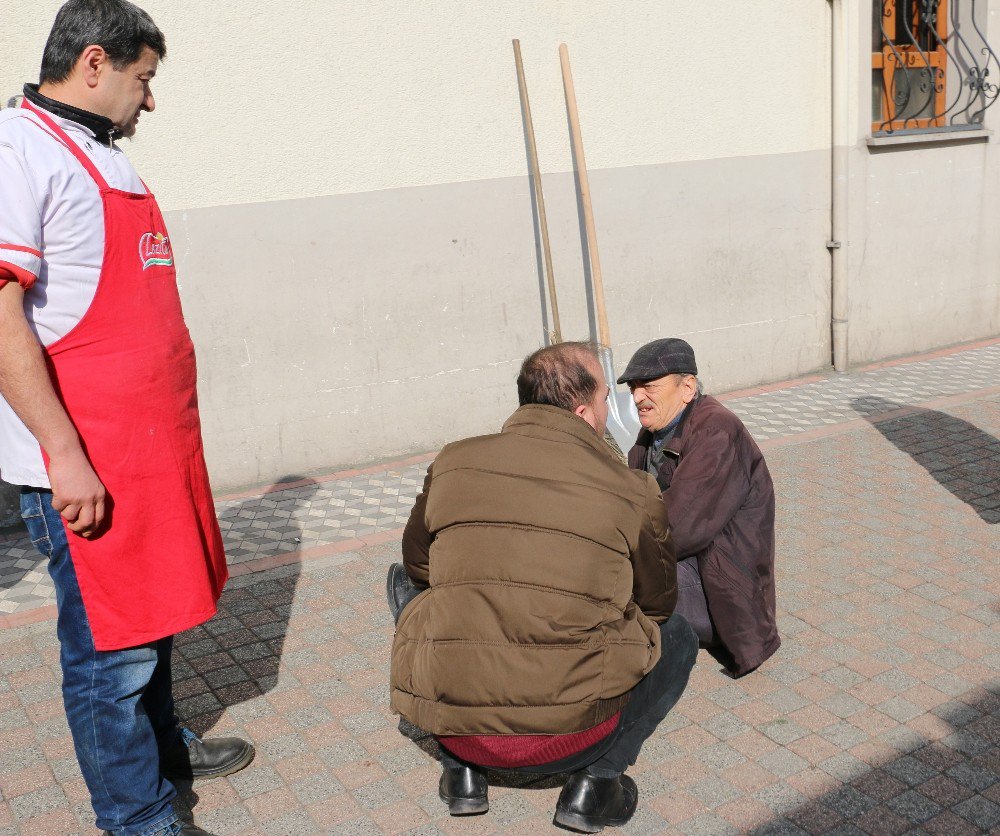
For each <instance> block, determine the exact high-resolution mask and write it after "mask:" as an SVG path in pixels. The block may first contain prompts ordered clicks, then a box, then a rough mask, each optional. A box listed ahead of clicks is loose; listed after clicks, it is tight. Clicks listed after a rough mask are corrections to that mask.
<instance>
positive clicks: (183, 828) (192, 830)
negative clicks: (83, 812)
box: [104, 821, 212, 836]
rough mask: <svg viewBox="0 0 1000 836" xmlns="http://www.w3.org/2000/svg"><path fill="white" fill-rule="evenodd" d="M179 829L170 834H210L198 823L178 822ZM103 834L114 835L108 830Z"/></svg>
mask: <svg viewBox="0 0 1000 836" xmlns="http://www.w3.org/2000/svg"><path fill="white" fill-rule="evenodd" d="M179 825H180V829H179V830H173V831H171V834H170V836H212V834H211V833H209V832H208V831H207V830H202V829H201V828H200V827H198V825H196V824H191V823H190V822H185V821H182V822H179ZM104 836H114V834H113V833H112V832H111V831H110V830H105V831H104Z"/></svg>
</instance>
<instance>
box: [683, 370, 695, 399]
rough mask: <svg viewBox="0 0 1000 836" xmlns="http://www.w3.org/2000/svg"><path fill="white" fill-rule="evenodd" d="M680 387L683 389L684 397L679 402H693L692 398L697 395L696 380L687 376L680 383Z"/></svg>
mask: <svg viewBox="0 0 1000 836" xmlns="http://www.w3.org/2000/svg"><path fill="white" fill-rule="evenodd" d="M681 386H682V387H683V388H684V395H683V397H682V398H681V400H683V401H684V403H691V401H693V400H694V396H695V395H696V394H697V393H698V378H696V377H694V376H693V375H688V376H687V377H685V378H684V380H683V381H681Z"/></svg>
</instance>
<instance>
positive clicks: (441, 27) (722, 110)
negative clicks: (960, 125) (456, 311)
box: [0, 0, 827, 209]
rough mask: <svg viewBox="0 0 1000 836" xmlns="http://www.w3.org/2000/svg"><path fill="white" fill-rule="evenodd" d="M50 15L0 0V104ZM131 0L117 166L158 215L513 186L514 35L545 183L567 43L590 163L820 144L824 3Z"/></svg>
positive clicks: (516, 124)
mask: <svg viewBox="0 0 1000 836" xmlns="http://www.w3.org/2000/svg"><path fill="white" fill-rule="evenodd" d="M59 5H60V4H59V2H58V0H31V2H22V0H0V9H2V13H0V55H3V60H2V61H0V98H2V99H3V100H4V101H6V99H7V98H8V97H9V96H11V95H13V94H15V93H17V92H19V90H20V86H21V84H22V83H23V82H24V81H25V80H36V76H37V72H38V69H37V68H38V64H39V57H40V53H41V46H42V44H43V43H44V40H45V37H46V35H47V32H48V29H49V27H50V25H51V21H52V19H53V17H54V15H55V11H56V9H57V8H58V7H59ZM141 5H143V6H144V8H146V9H147V10H148V11H149V12H150V14H151V15H152V16H153V18H154V19H155V20H156V21H157V23H158V24H159V25H160V27H161V28H162V29H163V30H164V32H165V33H166V35H167V42H168V49H169V55H168V60H167V62H166V63H165V64H164V66H163V67H162V68H161V72H160V75H159V76H158V77H157V79H156V82H155V84H154V88H153V89H154V93H155V94H156V97H157V100H158V107H159V110H158V112H157V113H156V114H155V115H154V116H151V117H147V118H145V119H143V122H142V126H141V133H140V135H139V136H138V137H137V138H136V140H135V141H134V142H133V143H132V148H131V149H130V151H129V153H130V156H132V157H133V158H134V160H135V161H136V164H137V166H138V167H139V169H140V170H141V171H142V172H143V174H144V176H146V178H147V179H149V180H150V181H152V182H154V183H155V184H156V190H157V193H158V195H159V196H160V198H161V200H162V201H163V203H164V206H165V208H166V209H185V208H193V207H203V206H217V205H221V204H233V203H250V202H260V201H268V200H284V199H295V198H300V197H312V196H319V195H329V194H346V193H355V192H368V191H374V190H377V189H389V188H400V187H405V186H416V185H428V184H434V183H451V182H460V181H467V180H480V179H494V178H499V177H513V176H521V175H523V174H524V173H525V159H524V143H523V137H522V127H521V116H520V111H519V106H518V97H517V86H516V82H515V77H514V63H513V55H512V51H511V43H510V42H511V38H520V39H521V45H522V50H523V53H524V59H525V69H526V73H527V76H528V81H529V84H530V90H531V96H532V106H533V112H534V117H535V125H536V131H537V135H538V144H539V154H540V158H541V161H542V168H543V170H544V171H568V170H571V168H572V165H571V161H570V155H569V143H568V140H567V133H566V117H565V107H564V104H563V98H562V86H561V80H560V73H559V61H558V55H557V48H558V45H559V43H560V42H561V41H566V42H567V43H568V44H569V47H570V50H571V58H572V61H573V69H574V75H575V80H576V84H577V91H578V97H579V102H580V112H581V119H582V121H583V127H584V137H585V140H586V143H587V157H588V162H589V164H590V165H591V166H592V167H594V168H597V169H601V168H616V167H620V166H630V165H655V164H658V163H664V162H679V161H684V160H696V159H712V158H716V157H720V158H729V157H737V156H748V155H757V154H779V153H786V152H787V153H795V152H801V151H807V150H815V149H818V148H821V147H823V146H824V145H825V144H826V142H827V135H826V132H825V129H824V125H825V124H826V106H825V95H824V91H825V90H826V87H827V83H826V80H825V79H826V60H825V53H824V50H823V48H822V45H823V44H824V42H825V39H824V37H823V29H824V26H825V16H826V9H825V3H824V2H806V3H803V2H802V0H743V2H741V4H740V7H741V8H740V14H739V15H733V14H732V13H731V11H730V9H729V8H728V7H727V6H725V5H717V6H712V5H706V4H704V3H702V2H698V0H681V1H680V2H671V3H669V4H666V3H662V2H657V0H641V1H640V2H632V3H627V4H622V3H619V2H605V1H604V0H588V2H584V3H580V2H573V0H537V1H536V2H524V0H501V2H496V3H468V2H465V1H464V0H428V1H427V2H421V3H413V2H402V0H391V2H383V3H367V2H360V0H354V1H353V2H350V1H348V0H341V1H340V2H329V1H328V0H297V2H293V3H281V4H273V3H263V2H252V0H247V2H240V3H233V2H229V3H203V2H195V0H146V2H145V3H143V4H141ZM817 45H819V47H820V49H818V50H817ZM734 126H739V129H738V130H733V127H734Z"/></svg>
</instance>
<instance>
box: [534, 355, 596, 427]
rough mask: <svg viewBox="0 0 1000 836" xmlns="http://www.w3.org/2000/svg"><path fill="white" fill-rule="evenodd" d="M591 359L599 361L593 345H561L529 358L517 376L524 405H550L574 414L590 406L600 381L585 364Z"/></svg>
mask: <svg viewBox="0 0 1000 836" xmlns="http://www.w3.org/2000/svg"><path fill="white" fill-rule="evenodd" d="M588 357H592V358H593V359H594V360H598V361H599V358H598V354H597V346H595V345H594V344H593V343H589V342H569V343H557V344H556V345H550V346H548V347H546V348H540V349H538V351H536V352H535V353H534V354H531V355H529V356H528V357H527V358H526V359H525V361H524V362H523V363H522V364H521V373H520V374H519V375H518V376H517V399H518V401H519V402H520V404H521V406H524V405H525V404H529V403H531V404H548V405H549V406H557V407H559V408H560V409H568V410H569V411H570V412H572V411H573V410H574V409H576V408H577V407H578V406H580V404H585V403H589V402H590V401H591V400H593V398H594V393H595V392H596V391H597V386H598V382H597V378H595V377H594V375H592V374H591V373H590V370H589V369H588V368H587V366H586V365H585V363H586V358H588Z"/></svg>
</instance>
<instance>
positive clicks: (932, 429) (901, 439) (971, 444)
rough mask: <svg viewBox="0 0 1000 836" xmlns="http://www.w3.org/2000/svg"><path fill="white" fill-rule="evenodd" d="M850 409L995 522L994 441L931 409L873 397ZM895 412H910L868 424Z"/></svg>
mask: <svg viewBox="0 0 1000 836" xmlns="http://www.w3.org/2000/svg"><path fill="white" fill-rule="evenodd" d="M851 405H852V406H853V408H854V410H855V411H856V412H858V413H860V414H861V415H863V416H864V417H865V418H866V419H868V421H869V422H870V423H871V424H872V426H874V427H875V428H876V429H877V430H878V431H879V432H880V433H882V435H883V436H885V438H886V439H888V440H889V441H891V442H892V443H893V444H894V445H896V447H898V448H899V449H900V450H902V451H903V452H904V453H907V454H908V455H910V456H912V457H913V460H914V461H915V462H916V463H917V464H919V465H920V466H921V467H923V468H924V469H925V470H926V471H927V472H928V473H930V475H931V476H933V477H934V478H935V479H936V480H937V481H938V483H939V484H940V485H941V486H942V487H944V488H946V489H947V490H948V491H950V492H951V493H952V495H954V496H955V497H956V498H957V499H960V500H961V501H962V502H964V503H965V504H966V505H968V506H969V507H971V508H972V509H973V510H974V511H975V512H976V513H977V514H978V515H979V516H980V518H981V519H982V520H984V521H985V522H987V523H989V524H991V525H996V524H997V523H1000V440H997V439H996V438H994V437H993V436H991V435H989V434H988V433H985V432H983V431H982V430H981V429H979V428H978V427H977V426H975V425H974V424H970V423H969V422H968V421H963V420H962V419H960V418H954V417H952V416H951V415H946V414H944V413H943V412H936V411H934V410H932V409H918V408H916V407H908V406H907V405H906V404H899V403H894V402H893V401H890V400H886V399H885V398H879V397H875V396H866V397H863V398H855V399H853V400H852V401H851ZM897 409H908V410H911V413H910V414H907V415H903V416H900V417H899V418H890V419H887V420H882V421H875V420H873V419H874V418H875V416H877V415H882V414H884V413H886V412H891V411H893V410H897Z"/></svg>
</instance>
